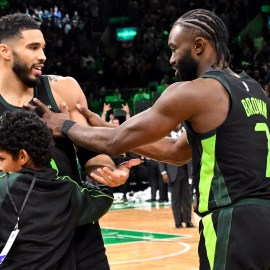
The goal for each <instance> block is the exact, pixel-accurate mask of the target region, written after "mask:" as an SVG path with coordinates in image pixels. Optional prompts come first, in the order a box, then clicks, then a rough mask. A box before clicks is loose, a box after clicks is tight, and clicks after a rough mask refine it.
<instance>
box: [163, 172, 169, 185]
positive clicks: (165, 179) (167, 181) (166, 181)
mask: <svg viewBox="0 0 270 270" xmlns="http://www.w3.org/2000/svg"><path fill="white" fill-rule="evenodd" d="M162 180H163V182H164V183H166V184H168V183H169V181H170V178H169V175H168V174H167V173H164V174H162Z"/></svg>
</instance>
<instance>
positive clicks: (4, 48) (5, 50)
mask: <svg viewBox="0 0 270 270" xmlns="http://www.w3.org/2000/svg"><path fill="white" fill-rule="evenodd" d="M0 55H1V56H2V58H4V59H5V60H9V59H10V57H11V47H10V46H8V45H7V44H4V43H1V44H0Z"/></svg>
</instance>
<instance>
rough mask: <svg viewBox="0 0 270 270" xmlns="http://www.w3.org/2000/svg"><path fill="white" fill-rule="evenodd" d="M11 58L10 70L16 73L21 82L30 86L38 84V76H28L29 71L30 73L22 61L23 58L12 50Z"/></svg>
mask: <svg viewBox="0 0 270 270" xmlns="http://www.w3.org/2000/svg"><path fill="white" fill-rule="evenodd" d="M13 59H14V63H13V66H12V70H13V72H14V73H15V74H16V75H17V77H18V78H19V79H20V80H21V81H22V82H23V84H25V85H26V86H27V87H31V88H32V87H35V86H36V85H38V84H39V78H37V79H31V78H30V77H29V73H30V70H29V68H28V67H27V65H26V64H25V63H24V62H23V60H22V59H21V58H20V57H19V56H18V54H17V53H16V52H14V51H13Z"/></svg>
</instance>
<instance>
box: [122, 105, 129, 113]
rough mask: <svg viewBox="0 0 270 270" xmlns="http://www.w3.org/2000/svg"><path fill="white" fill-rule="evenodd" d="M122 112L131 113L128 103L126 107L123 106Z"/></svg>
mask: <svg viewBox="0 0 270 270" xmlns="http://www.w3.org/2000/svg"><path fill="white" fill-rule="evenodd" d="M121 110H122V111H124V112H126V113H130V112H129V106H128V104H127V103H126V104H125V105H124V104H122V109H121Z"/></svg>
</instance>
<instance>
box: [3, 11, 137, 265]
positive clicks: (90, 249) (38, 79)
mask: <svg viewBox="0 0 270 270" xmlns="http://www.w3.org/2000/svg"><path fill="white" fill-rule="evenodd" d="M0 25H1V27H0V69H1V76H0V115H1V114H2V113H4V112H5V111H7V110H15V109H20V108H23V105H24V104H25V103H27V102H29V101H31V100H32V99H33V98H34V97H39V98H40V99H41V100H42V101H43V102H44V103H45V104H46V105H47V106H48V108H50V109H51V110H53V111H54V112H60V109H59V104H61V102H62V101H65V102H66V105H67V106H68V107H69V111H70V113H71V114H72V117H73V119H74V120H76V121H79V122H80V123H82V124H87V121H86V120H85V119H84V117H82V116H81V115H80V113H78V112H77V109H76V104H77V103H78V102H79V103H82V104H84V105H85V106H87V101H86V98H85V96H84V94H83V91H82V89H81V87H80V86H79V84H78V82H77V81H76V80H75V79H73V78H71V77H61V76H56V75H53V76H45V75H42V68H43V67H44V64H45V61H46V56H45V53H44V48H45V46H46V43H45V40H44V37H43V34H42V32H41V31H40V27H39V25H38V23H37V22H36V21H35V20H34V19H33V18H31V17H29V16H27V15H26V14H11V15H6V16H3V17H1V18H0ZM36 113H37V114H39V115H40V112H39V111H36ZM77 157H78V160H79V162H80V164H81V168H82V169H83V170H84V171H85V173H86V174H87V175H88V176H90V177H91V178H92V179H95V180H99V179H100V178H103V177H105V178H106V179H107V181H109V182H107V184H108V185H109V186H110V185H112V186H115V185H119V184H121V183H123V182H125V181H126V179H127V178H128V175H129V168H130V167H131V166H132V165H133V164H134V161H129V162H128V163H126V164H125V165H124V166H120V167H118V168H116V167H115V164H114V163H113V161H112V159H111V158H110V157H109V156H107V155H97V154H96V153H93V152H89V151H85V150H84V149H82V148H78V147H77V146H76V148H75V146H74V145H73V143H72V142H71V141H70V140H69V139H66V138H64V139H63V138H56V139H55V148H54V153H53V159H52V161H51V166H52V167H53V168H55V169H56V170H57V171H58V175H59V176H69V177H71V178H72V179H73V180H74V181H76V182H77V183H78V184H79V185H81V184H82V183H81V179H80V174H79V170H78V166H77ZM136 162H137V161H135V163H136ZM104 166H105V167H104ZM93 171H94V172H96V174H94V173H93ZM101 176H102V177H101ZM73 241H74V242H73V246H72V245H71V246H70V248H69V251H68V252H67V254H66V259H65V260H63V262H64V263H65V265H66V268H65V269H70V270H75V269H76V270H78V269H81V270H85V269H95V270H98V269H102V270H106V269H109V264H108V259H107V256H106V253H105V247H104V242H103V238H102V235H101V230H100V226H99V223H98V221H97V222H94V223H87V224H85V225H82V226H78V227H77V228H76V230H75V233H74V237H73Z"/></svg>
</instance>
